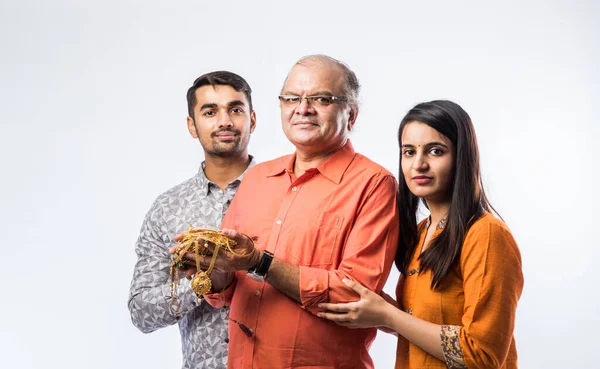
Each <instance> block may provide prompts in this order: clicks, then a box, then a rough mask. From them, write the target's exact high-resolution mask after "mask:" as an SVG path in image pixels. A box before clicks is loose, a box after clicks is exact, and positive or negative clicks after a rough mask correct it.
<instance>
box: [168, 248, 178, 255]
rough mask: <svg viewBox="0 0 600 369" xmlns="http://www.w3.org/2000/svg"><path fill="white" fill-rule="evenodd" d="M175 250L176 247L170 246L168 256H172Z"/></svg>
mask: <svg viewBox="0 0 600 369" xmlns="http://www.w3.org/2000/svg"><path fill="white" fill-rule="evenodd" d="M175 250H177V246H171V247H169V254H174V253H175Z"/></svg>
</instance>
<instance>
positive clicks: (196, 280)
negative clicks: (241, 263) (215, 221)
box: [169, 224, 251, 315]
mask: <svg viewBox="0 0 600 369" xmlns="http://www.w3.org/2000/svg"><path fill="white" fill-rule="evenodd" d="M198 240H202V241H204V242H199V241H198ZM209 242H210V243H212V244H214V245H215V249H214V252H211V251H210V250H209V249H208V243H209ZM236 244H237V243H236V242H235V241H234V240H232V239H230V238H228V237H225V236H223V235H222V234H221V233H219V232H217V231H214V230H212V229H194V227H192V225H191V224H190V227H189V230H188V231H187V232H186V233H184V234H183V239H182V240H181V241H179V245H177V248H176V249H175V253H174V254H173V257H172V259H171V266H170V268H169V274H170V281H169V287H170V289H171V303H170V304H169V309H170V310H171V313H173V314H175V315H179V314H181V300H180V299H179V297H178V296H177V287H178V286H179V281H180V278H179V277H180V275H179V274H180V270H181V269H185V268H186V267H187V266H188V264H191V263H193V262H194V261H193V260H191V259H188V258H186V257H185V254H186V253H187V252H189V253H193V254H194V255H195V257H196V274H195V275H194V277H193V279H192V284H191V287H192V290H193V291H194V292H195V293H196V296H198V299H199V301H200V302H201V301H202V295H205V294H207V293H209V292H210V289H211V288H212V282H211V281H210V273H211V272H212V270H213V268H214V266H215V263H216V261H217V255H218V254H219V249H220V248H221V247H224V248H226V249H227V251H229V252H231V253H232V254H234V255H236V256H238V257H247V256H249V255H251V254H248V255H241V254H237V253H235V252H234V251H233V247H234V246H235V245H236ZM211 255H212V258H211V259H210V264H209V266H208V269H206V271H203V270H202V269H201V268H200V256H211Z"/></svg>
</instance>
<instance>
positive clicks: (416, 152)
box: [319, 101, 523, 369]
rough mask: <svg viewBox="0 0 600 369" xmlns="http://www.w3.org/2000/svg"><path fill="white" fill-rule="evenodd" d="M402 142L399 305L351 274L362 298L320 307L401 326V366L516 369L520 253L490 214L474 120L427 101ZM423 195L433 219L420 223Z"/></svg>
mask: <svg viewBox="0 0 600 369" xmlns="http://www.w3.org/2000/svg"><path fill="white" fill-rule="evenodd" d="M398 139H399V144H400V174H401V175H400V178H399V200H398V201H399V204H400V216H401V218H400V243H399V246H398V252H397V254H396V266H397V267H398V269H399V270H400V272H401V276H400V279H399V281H398V286H397V289H396V294H397V299H398V302H397V303H396V302H395V301H394V300H393V299H392V298H390V297H389V296H387V295H385V294H384V293H382V295H383V297H382V296H379V295H377V294H375V293H374V292H371V291H369V290H367V289H366V288H364V287H363V286H361V285H360V284H358V283H356V282H353V281H348V280H346V281H345V283H346V284H347V285H348V286H349V287H350V288H352V289H354V290H355V291H356V292H357V293H358V294H359V295H360V301H357V302H351V303H347V304H322V305H321V307H322V308H324V309H325V311H324V312H323V313H320V314H319V315H320V316H321V317H323V318H326V319H329V320H332V321H334V322H336V323H337V324H340V325H343V326H346V327H350V328H365V327H379V328H380V329H382V330H384V331H387V332H396V333H397V334H398V347H397V351H396V368H507V369H512V368H517V349H516V346H515V340H514V337H513V329H514V325H515V311H516V308H517V302H518V300H519V297H520V295H521V291H522V289H523V274H522V270H521V256H520V253H519V249H518V247H517V244H516V243H515V240H514V239H513V237H512V235H511V233H510V231H509V229H508V227H507V226H506V225H505V224H504V222H502V221H501V220H499V219H497V218H496V217H495V216H494V215H492V214H491V212H492V211H493V208H492V206H491V205H490V203H489V201H488V200H487V198H486V196H485V193H484V191H483V187H482V183H481V175H480V169H479V151H478V148H477V140H476V137H475V131H474V130H473V125H472V123H471V118H470V117H469V115H468V114H467V113H466V112H465V111H464V110H463V109H462V108H461V107H460V106H459V105H457V104H455V103H453V102H450V101H431V102H427V103H422V104H419V105H417V106H415V107H414V108H413V109H412V110H410V111H409V112H408V114H407V115H406V116H405V117H404V119H403V120H402V122H401V123H400V129H399V131H398ZM419 201H422V202H423V203H424V204H425V206H426V207H427V208H428V209H429V212H430V216H429V218H427V219H425V220H423V221H422V222H420V223H419V224H417V221H416V212H417V207H418V203H419Z"/></svg>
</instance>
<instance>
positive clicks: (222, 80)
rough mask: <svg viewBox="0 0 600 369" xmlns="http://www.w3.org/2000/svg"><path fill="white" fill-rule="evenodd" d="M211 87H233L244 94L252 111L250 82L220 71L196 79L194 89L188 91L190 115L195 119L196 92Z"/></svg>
mask: <svg viewBox="0 0 600 369" xmlns="http://www.w3.org/2000/svg"><path fill="white" fill-rule="evenodd" d="M208 85H211V86H213V87H215V86H231V87H232V88H233V89H234V90H236V91H238V92H243V93H244V95H246V98H247V99H248V104H249V105H250V111H252V89H251V88H250V85H249V84H248V82H246V80H245V79H243V78H242V77H240V76H239V75H237V74H235V73H232V72H228V71H224V70H220V71H216V72H210V73H206V74H203V75H201V76H200V77H198V78H196V80H195V81H194V83H193V84H192V87H190V88H189V89H188V91H187V104H188V114H189V115H190V117H192V118H194V106H195V105H196V90H197V89H198V88H200V87H202V86H208Z"/></svg>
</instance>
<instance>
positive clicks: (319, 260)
mask: <svg viewBox="0 0 600 369" xmlns="http://www.w3.org/2000/svg"><path fill="white" fill-rule="evenodd" d="M313 219H314V221H308V222H306V225H307V226H308V227H298V231H299V232H298V233H296V234H295V235H294V238H295V240H294V241H293V242H289V243H288V244H287V245H286V248H285V251H286V253H287V254H288V255H289V256H291V257H292V258H293V260H294V261H295V262H296V264H297V265H303V266H327V265H331V264H332V262H333V256H334V254H335V253H336V252H339V250H341V245H340V244H341V242H342V240H341V239H342V232H341V230H342V226H343V224H344V216H343V215H340V214H332V213H327V212H324V213H321V214H320V215H318V216H316V217H314V218H313ZM300 232H302V233H300Z"/></svg>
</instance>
